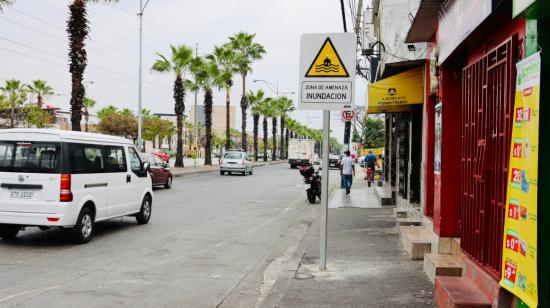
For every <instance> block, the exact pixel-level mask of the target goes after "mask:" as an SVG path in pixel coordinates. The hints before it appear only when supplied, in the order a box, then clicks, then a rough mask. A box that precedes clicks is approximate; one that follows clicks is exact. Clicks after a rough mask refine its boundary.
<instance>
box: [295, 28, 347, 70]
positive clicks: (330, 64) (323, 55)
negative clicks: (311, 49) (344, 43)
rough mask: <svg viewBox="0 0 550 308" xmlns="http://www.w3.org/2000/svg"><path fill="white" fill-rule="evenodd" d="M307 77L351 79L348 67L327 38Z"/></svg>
mask: <svg viewBox="0 0 550 308" xmlns="http://www.w3.org/2000/svg"><path fill="white" fill-rule="evenodd" d="M306 77H349V73H348V70H347V69H346V66H345V65H344V64H343V63H342V59H340V55H339V54H338V51H336V48H334V45H333V44H332V41H331V40H330V37H327V39H326V40H325V42H324V43H323V46H322V47H321V49H319V52H318V53H317V55H316V56H315V59H314V60H313V62H312V63H311V65H310V66H309V69H308V70H307V74H306Z"/></svg>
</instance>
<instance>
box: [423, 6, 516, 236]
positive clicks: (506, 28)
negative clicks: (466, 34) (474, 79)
mask: <svg viewBox="0 0 550 308" xmlns="http://www.w3.org/2000/svg"><path fill="white" fill-rule="evenodd" d="M487 24H489V25H498V27H497V28H492V29H489V28H486V27H484V25H487ZM525 31H526V30H525V21H524V20H510V16H509V14H508V12H498V13H496V14H494V15H493V16H491V17H489V19H488V20H487V21H486V22H484V24H482V25H481V26H480V29H479V30H478V31H476V33H474V34H473V35H471V36H470V38H468V40H467V41H466V42H464V44H463V47H462V49H461V50H459V51H457V52H455V53H454V54H453V55H452V56H451V57H449V58H448V59H447V60H446V61H445V62H444V63H443V65H442V66H441V69H440V71H441V76H440V97H441V102H442V105H443V109H442V112H443V115H442V144H441V147H442V148H441V157H442V161H441V174H440V175H434V180H433V183H434V194H433V196H434V200H433V202H434V216H433V223H434V231H435V232H436V233H437V234H438V235H439V236H441V237H458V236H459V235H460V189H461V187H460V186H461V184H460V183H461V181H460V179H461V173H460V161H461V142H462V127H461V125H462V119H461V111H462V108H461V83H462V81H461V72H462V68H463V67H464V66H466V65H467V64H468V63H472V62H475V61H476V60H477V59H479V58H480V57H482V56H483V55H484V54H485V53H486V52H487V51H489V50H491V49H492V48H494V47H496V46H498V45H499V44H500V43H502V42H503V41H504V40H506V39H508V38H509V37H510V36H512V35H513V34H514V33H518V37H519V38H520V42H523V38H524V37H525ZM520 57H521V54H520ZM433 131H434V129H433V128H432V130H431V133H430V134H429V135H432V136H433ZM432 144H433V140H432ZM432 151H433V150H432ZM428 167H429V166H428ZM431 168H432V170H433V163H432V166H431ZM427 170H428V172H429V168H427ZM429 186H430V185H426V187H429ZM427 200H428V199H426V201H427Z"/></svg>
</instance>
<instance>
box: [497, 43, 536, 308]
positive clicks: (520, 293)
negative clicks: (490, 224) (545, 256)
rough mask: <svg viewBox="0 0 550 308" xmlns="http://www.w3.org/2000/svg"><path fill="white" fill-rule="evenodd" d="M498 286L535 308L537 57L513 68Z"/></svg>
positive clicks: (521, 62)
mask: <svg viewBox="0 0 550 308" xmlns="http://www.w3.org/2000/svg"><path fill="white" fill-rule="evenodd" d="M516 66H517V78H516V98H515V102H514V125H513V127H512V142H511V147H510V169H509V170H510V172H509V176H508V190H507V195H506V200H507V204H506V216H505V220H504V236H503V242H504V243H503V245H504V247H503V251H502V280H501V281H500V285H501V286H503V287H504V288H506V289H507V290H509V291H510V292H512V293H513V294H514V295H516V296H517V297H518V298H520V299H521V300H523V302H525V304H527V305H528V306H529V307H537V304H538V287H537V189H538V152H539V149H538V140H539V106H540V71H541V60H540V54H538V53H537V54H534V55H532V56H530V57H528V58H527V59H525V60H523V61H520V62H518V63H517V65H516Z"/></svg>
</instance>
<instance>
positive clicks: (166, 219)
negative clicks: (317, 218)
mask: <svg viewBox="0 0 550 308" xmlns="http://www.w3.org/2000/svg"><path fill="white" fill-rule="evenodd" d="M153 206H154V207H153V216H152V218H151V222H150V223H149V224H148V225H145V226H138V225H137V224H136V222H135V219H134V218H132V217H125V218H122V219H115V220H111V221H107V222H102V223H98V226H97V230H96V231H97V234H96V237H95V239H94V240H93V241H92V242H90V243H88V244H86V245H73V244H71V243H70V242H69V241H68V240H67V239H66V237H65V233H64V232H63V231H62V230H59V229H53V230H48V231H40V230H38V229H37V228H30V229H27V230H26V231H24V232H22V233H20V236H19V237H18V238H17V240H16V241H14V242H5V241H0V307H4V306H7V307H50V306H56V307H77V306H78V307H81V308H82V307H112V306H125V307H126V306H137V307H151V306H155V307H216V306H217V305H219V304H220V303H223V305H226V306H232V305H233V304H228V303H235V302H234V298H235V296H233V295H234V293H235V292H236V291H235V290H239V287H240V288H243V283H248V284H249V285H247V286H246V287H244V289H246V290H249V289H251V288H253V289H252V290H256V292H250V291H246V292H245V291H240V292H241V293H243V294H245V293H246V294H249V295H250V296H252V297H256V296H258V293H259V291H258V290H261V287H263V288H265V285H264V286H262V277H263V275H264V267H267V266H268V265H269V263H270V262H271V260H273V259H275V258H277V256H278V253H279V251H284V250H285V249H286V247H289V245H290V244H289V243H288V242H282V240H281V239H283V238H285V237H288V235H289V234H288V233H289V232H290V231H289V230H295V232H299V233H301V232H305V230H306V228H295V226H297V225H298V226H299V225H300V222H299V221H298V219H299V218H300V216H301V215H302V214H303V213H304V212H306V211H308V210H309V211H310V209H311V208H312V207H314V206H310V205H308V204H307V202H306V200H305V193H304V187H303V184H302V178H301V176H300V175H299V173H298V171H297V170H291V169H289V168H288V165H287V164H280V165H274V166H269V167H262V168H256V169H255V170H254V175H253V176H246V177H243V176H240V175H239V176H223V177H222V176H220V175H219V174H217V173H216V174H204V175H197V176H193V177H189V178H182V179H178V180H176V181H174V185H173V188H172V189H171V190H163V189H159V190H155V200H154V205H153ZM295 235H296V234H295ZM291 238H292V237H291ZM296 238H297V240H299V239H298V238H299V236H297V237H296ZM281 247H282V248H281ZM281 249H282V250H281ZM287 253H292V252H288V251H287ZM251 273H254V275H255V277H251ZM264 291H265V290H264ZM231 298H233V302H232V301H230V300H229V299H231ZM226 299H227V301H225V302H224V300H226ZM242 300H243V301H244V300H248V301H251V302H252V303H253V302H254V300H255V299H251V298H248V299H244V298H243V299H242Z"/></svg>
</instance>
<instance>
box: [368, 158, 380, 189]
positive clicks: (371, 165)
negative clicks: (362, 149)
mask: <svg viewBox="0 0 550 308" xmlns="http://www.w3.org/2000/svg"><path fill="white" fill-rule="evenodd" d="M377 160H378V158H376V155H374V154H373V153H372V151H369V153H368V154H367V155H366V156H365V163H366V165H367V180H368V183H369V187H370V183H371V182H374V171H375V170H376V161H377ZM369 169H370V172H369ZM368 177H370V178H368Z"/></svg>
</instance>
